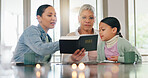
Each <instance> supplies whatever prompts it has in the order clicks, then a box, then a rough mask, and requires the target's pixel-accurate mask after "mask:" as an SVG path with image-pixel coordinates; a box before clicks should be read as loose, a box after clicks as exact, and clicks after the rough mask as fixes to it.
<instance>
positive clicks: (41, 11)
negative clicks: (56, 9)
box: [36, 4, 52, 16]
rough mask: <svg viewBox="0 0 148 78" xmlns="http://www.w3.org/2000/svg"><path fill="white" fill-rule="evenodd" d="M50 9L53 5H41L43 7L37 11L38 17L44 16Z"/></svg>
mask: <svg viewBox="0 0 148 78" xmlns="http://www.w3.org/2000/svg"><path fill="white" fill-rule="evenodd" d="M48 7H52V6H51V5H48V4H44V5H41V6H40V7H39V8H38V9H37V12H36V16H37V15H39V16H42V14H43V13H44V11H45V9H46V8H48Z"/></svg>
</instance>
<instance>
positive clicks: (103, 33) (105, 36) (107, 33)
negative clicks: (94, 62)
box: [99, 22, 117, 41]
mask: <svg viewBox="0 0 148 78" xmlns="http://www.w3.org/2000/svg"><path fill="white" fill-rule="evenodd" d="M116 32H117V28H116V27H114V28H111V26H109V25H108V24H105V23H103V22H100V24H99V34H100V38H101V40H102V41H108V40H110V39H111V38H113V37H114V36H115V35H116Z"/></svg>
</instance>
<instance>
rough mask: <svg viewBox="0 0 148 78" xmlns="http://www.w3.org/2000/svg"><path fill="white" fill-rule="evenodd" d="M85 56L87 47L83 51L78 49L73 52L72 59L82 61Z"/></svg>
mask: <svg viewBox="0 0 148 78" xmlns="http://www.w3.org/2000/svg"><path fill="white" fill-rule="evenodd" d="M84 56H85V49H84V48H82V49H81V51H80V50H79V49H78V50H76V51H75V52H74V54H72V56H71V59H72V61H74V62H75V61H80V60H81V59H82V58H83V57H84Z"/></svg>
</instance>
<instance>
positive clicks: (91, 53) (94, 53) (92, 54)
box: [88, 51, 98, 61]
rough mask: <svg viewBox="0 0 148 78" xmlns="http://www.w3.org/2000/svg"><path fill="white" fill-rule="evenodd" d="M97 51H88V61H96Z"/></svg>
mask: <svg viewBox="0 0 148 78" xmlns="http://www.w3.org/2000/svg"><path fill="white" fill-rule="evenodd" d="M97 56H98V54H97V51H88V58H89V60H90V61H96V60H97Z"/></svg>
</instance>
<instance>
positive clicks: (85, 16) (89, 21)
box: [78, 10, 95, 30]
mask: <svg viewBox="0 0 148 78" xmlns="http://www.w3.org/2000/svg"><path fill="white" fill-rule="evenodd" d="M78 20H79V23H80V27H81V29H82V30H92V28H93V25H94V22H95V17H94V14H93V12H92V11H90V10H83V11H82V12H81V14H80V16H79V18H78Z"/></svg>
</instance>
